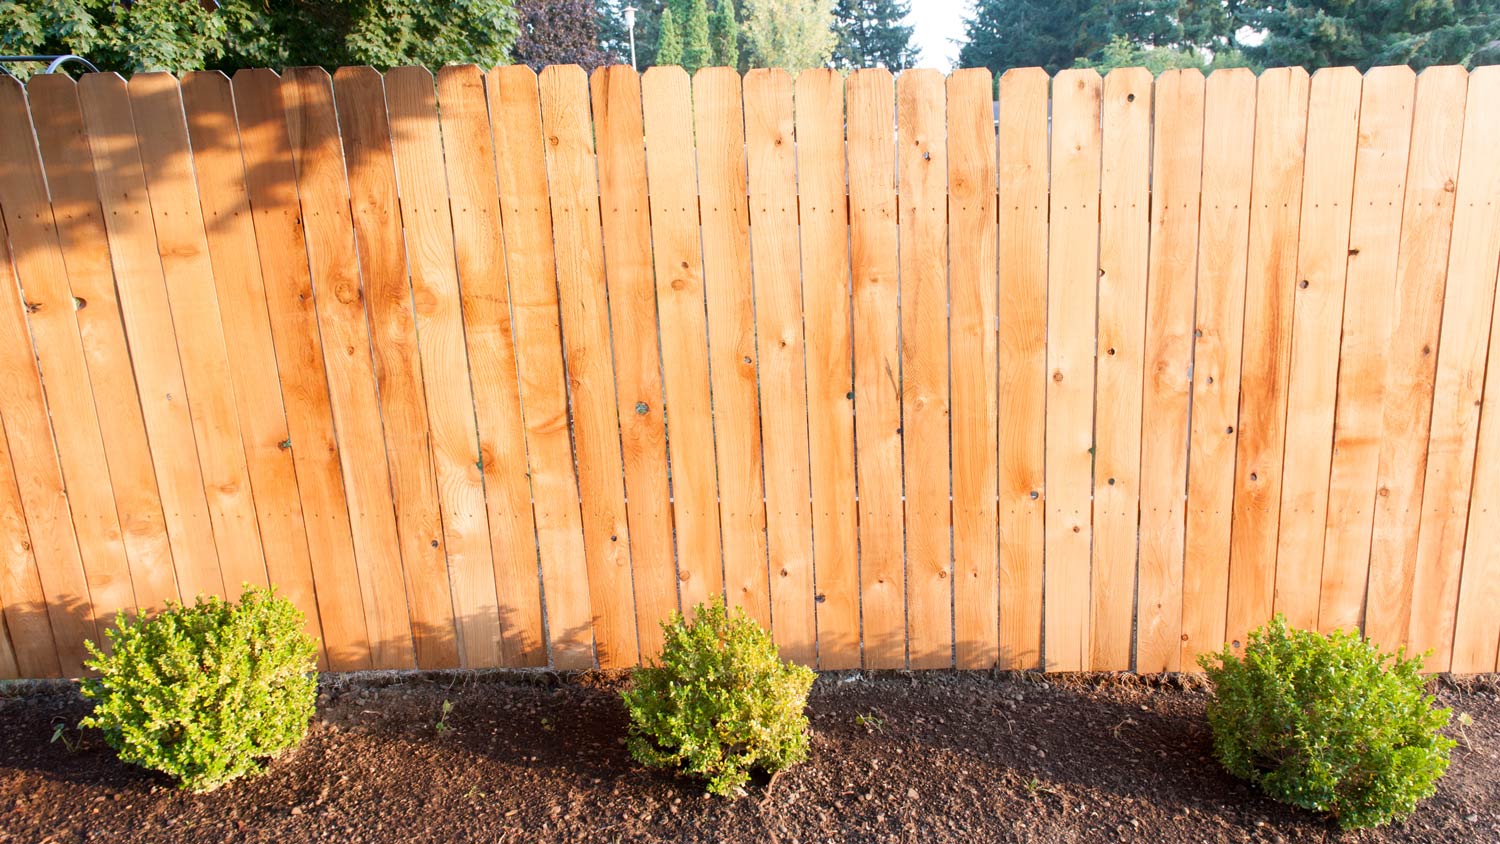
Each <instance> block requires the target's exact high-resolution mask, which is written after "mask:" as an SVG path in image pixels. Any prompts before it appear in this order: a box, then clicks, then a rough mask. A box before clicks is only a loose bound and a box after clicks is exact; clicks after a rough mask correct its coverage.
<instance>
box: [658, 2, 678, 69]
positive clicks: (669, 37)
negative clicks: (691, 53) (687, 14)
mask: <svg viewBox="0 0 1500 844" xmlns="http://www.w3.org/2000/svg"><path fill="white" fill-rule="evenodd" d="M652 64H656V65H669V64H675V65H681V64H682V36H681V35H678V34H677V21H676V19H674V18H673V17H672V10H671V8H666V9H662V10H661V24H660V26H659V29H658V35H657V36H656V61H654V62H652Z"/></svg>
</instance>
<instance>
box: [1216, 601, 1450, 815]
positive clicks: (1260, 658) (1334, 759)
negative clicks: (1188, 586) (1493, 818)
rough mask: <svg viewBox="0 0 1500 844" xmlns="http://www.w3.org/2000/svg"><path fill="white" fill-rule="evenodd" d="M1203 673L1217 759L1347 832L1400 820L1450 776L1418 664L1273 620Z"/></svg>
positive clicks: (1439, 721)
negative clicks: (1208, 683) (1240, 651)
mask: <svg viewBox="0 0 1500 844" xmlns="http://www.w3.org/2000/svg"><path fill="white" fill-rule="evenodd" d="M1244 650H1245V652H1244V655H1243V656H1236V655H1235V654H1234V653H1233V651H1232V650H1231V649H1229V648H1225V649H1224V651H1223V652H1222V653H1219V654H1212V655H1205V656H1204V657H1203V658H1202V659H1200V663H1201V664H1202V665H1203V667H1204V669H1205V670H1206V671H1207V672H1208V676H1209V679H1210V680H1212V681H1213V685H1214V695H1215V697H1214V700H1213V701H1212V702H1211V703H1210V704H1209V705H1208V723H1209V725H1210V726H1211V727H1212V728H1213V736H1214V751H1215V754H1216V755H1217V756H1218V759H1219V761H1220V762H1221V763H1223V765H1224V767H1225V768H1226V769H1227V770H1228V771H1229V772H1230V773H1231V774H1233V775H1235V776H1237V777H1240V778H1242V779H1245V780H1248V781H1250V782H1252V783H1254V784H1255V785H1257V786H1259V787H1260V789H1261V790H1262V791H1264V792H1265V793H1266V794H1267V795H1269V796H1271V797H1273V798H1275V799H1276V800H1280V801H1282V802H1285V803H1290V804H1292V805H1295V806H1301V807H1303V808H1306V809H1312V810H1315V811H1322V812H1328V813H1330V814H1332V815H1333V816H1334V817H1335V818H1336V819H1337V820H1338V822H1339V824H1340V826H1342V827H1344V828H1345V829H1351V828H1355V827H1363V826H1379V825H1382V824H1385V823H1388V822H1390V821H1391V820H1394V819H1397V818H1401V817H1404V816H1406V815H1409V814H1410V813H1411V812H1412V811H1413V809H1415V807H1416V805H1417V801H1419V800H1422V799H1423V798H1425V797H1429V796H1431V795H1432V793H1433V792H1434V791H1435V790H1436V788H1437V781H1438V778H1440V777H1441V776H1442V775H1443V773H1444V772H1445V771H1446V770H1447V768H1448V752H1449V750H1450V749H1452V747H1453V745H1454V742H1453V741H1452V740H1451V739H1449V738H1447V737H1446V736H1444V735H1443V734H1442V732H1441V731H1442V729H1443V728H1444V727H1445V726H1447V724H1448V717H1449V710H1447V709H1440V708H1438V707H1436V706H1435V705H1434V701H1433V698H1432V696H1431V695H1429V694H1427V693H1426V691H1425V688H1424V684H1423V681H1422V676H1421V673H1420V672H1421V669H1422V659H1421V657H1410V658H1409V657H1407V656H1406V654H1405V651H1404V650H1400V651H1397V652H1395V653H1394V654H1389V653H1384V652H1382V651H1381V650H1380V649H1379V648H1377V647H1375V646H1374V645H1372V644H1370V643H1368V642H1366V641H1365V640H1363V639H1362V638H1360V636H1359V635H1358V634H1357V633H1346V632H1342V631H1339V632H1335V633H1332V634H1330V635H1327V636H1324V635H1321V634H1319V633H1315V632H1312V631H1308V630H1297V629H1293V628H1291V627H1288V626H1287V623H1286V620H1285V619H1284V618H1282V617H1281V616H1279V615H1278V616H1277V617H1276V618H1275V619H1274V620H1273V621H1271V622H1270V623H1269V624H1268V625H1266V626H1265V627H1263V628H1261V629H1259V630H1257V631H1254V632H1252V633H1251V634H1250V636H1249V640H1248V642H1247V643H1246V645H1245V649H1244Z"/></svg>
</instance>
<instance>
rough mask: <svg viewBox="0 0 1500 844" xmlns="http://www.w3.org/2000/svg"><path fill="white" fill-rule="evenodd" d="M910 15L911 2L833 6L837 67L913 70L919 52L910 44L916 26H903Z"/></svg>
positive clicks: (869, 0)
mask: <svg viewBox="0 0 1500 844" xmlns="http://www.w3.org/2000/svg"><path fill="white" fill-rule="evenodd" d="M910 12H911V2H910V0H838V2H837V3H836V4H835V5H834V7H833V20H834V24H833V28H834V32H835V33H836V34H837V35H838V45H837V46H835V47H834V48H833V64H834V66H835V67H841V68H846V69H849V68H859V67H884V68H889V69H891V70H905V69H907V68H909V67H914V66H915V65H916V63H917V58H918V53H917V49H916V48H915V47H914V46H913V45H912V43H911V36H912V31H913V27H910V26H907V25H905V24H903V23H902V21H903V20H905V19H906V16H907V14H909V13H910Z"/></svg>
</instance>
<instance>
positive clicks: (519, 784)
mask: <svg viewBox="0 0 1500 844" xmlns="http://www.w3.org/2000/svg"><path fill="white" fill-rule="evenodd" d="M621 682H622V680H621V678H620V677H618V676H602V675H598V674H584V675H572V676H559V675H556V674H552V673H549V672H534V673H524V672H503V671H502V672H477V673H475V672H453V673H439V674H419V673H400V674H398V673H381V674H363V675H343V676H333V677H328V678H325V679H324V680H323V682H322V684H321V686H320V693H319V707H318V713H319V714H318V717H317V718H316V719H315V720H314V722H313V725H312V728H311V730H310V732H309V734H308V738H307V741H306V742H304V743H303V744H302V745H301V746H300V747H299V748H297V749H296V750H295V751H292V752H290V753H288V754H287V755H285V756H283V757H282V758H280V759H277V760H275V761H274V762H273V763H272V764H271V765H270V767H269V769H268V771H267V773H266V774H265V775H263V776H260V777H254V778H250V779H245V780H241V781H238V782H235V783H231V784H229V785H227V786H225V787H223V788H221V789H219V790H218V791H215V792H213V793H210V794H205V795H192V794H186V793H183V792H179V791H177V790H176V789H175V788H174V787H173V786H172V784H171V783H170V782H169V781H168V780H167V779H166V778H165V777H162V776H159V775H156V774H153V773H151V772H149V771H145V770H143V769H140V768H135V767H130V766H126V765H123V764H121V763H119V762H118V761H116V760H115V759H114V758H113V756H112V755H111V753H110V751H109V749H108V748H107V747H106V746H105V745H104V743H103V741H102V739H101V738H100V736H99V735H98V734H97V733H96V732H92V731H84V732H82V733H80V732H79V731H78V730H77V729H76V728H73V727H72V725H73V724H75V723H76V722H77V720H78V718H79V717H81V716H82V715H83V714H84V712H85V711H86V704H85V702H84V701H83V700H82V699H81V698H79V697H78V695H77V693H76V692H75V691H74V690H73V688H72V687H71V686H68V685H65V684H60V683H12V684H5V685H0V842H6V844H8V843H9V842H28V844H30V843H31V842H83V841H108V842H131V841H142V842H194V844H197V842H214V844H218V842H241V841H244V842H304V841H306V842H324V841H326V842H339V843H340V844H346V842H486V844H495V843H496V842H523V841H526V842H531V841H536V842H573V841H578V842H627V841H641V842H644V841H682V842H756V843H757V844H759V842H775V844H793V842H913V843H914V844H927V843H928V842H950V841H951V842H991V841H993V842H1006V841H1015V842H1093V841H1142V842H1151V844H1176V842H1218V841H1225V842H1249V841H1254V842H1314V841H1316V842H1324V841H1347V842H1377V841H1423V842H1464V844H1470V842H1480V841H1500V762H1497V759H1500V681H1497V680H1496V678H1493V677H1490V678H1481V679H1477V680H1463V681H1458V680H1452V679H1447V678H1444V679H1439V680H1435V681H1434V683H1435V684H1436V688H1437V690H1438V695H1439V697H1440V699H1441V700H1442V702H1443V704H1444V705H1447V706H1451V707H1453V709H1454V711H1455V713H1458V712H1464V713H1467V714H1468V715H1469V716H1470V717H1471V718H1472V719H1473V722H1472V724H1469V725H1467V726H1464V727H1461V728H1460V727H1459V726H1457V725H1455V727H1454V729H1453V734H1454V736H1455V738H1457V739H1458V740H1459V746H1458V748H1457V749H1456V750H1455V751H1454V753H1453V764H1452V767H1451V768H1450V771H1449V774H1448V776H1447V777H1446V778H1444V779H1443V781H1442V783H1441V785H1440V788H1439V790H1438V793H1437V795H1436V796H1434V797H1432V798H1431V799H1429V800H1427V801H1425V802H1424V803H1423V804H1422V805H1421V806H1420V807H1419V809H1418V811H1417V813H1416V814H1415V815H1414V816H1413V817H1412V818H1410V819H1409V820H1407V821H1405V822H1404V823H1401V824H1397V825H1393V826H1390V827H1386V828H1383V829H1379V830H1367V831H1362V832H1359V833H1353V834H1341V833H1340V832H1339V831H1338V829H1337V827H1336V826H1334V825H1333V824H1331V823H1330V822H1328V820H1327V819H1325V818H1322V817H1319V816H1317V815H1314V814H1311V813H1307V812H1303V811H1300V810H1296V809H1292V808H1289V807H1285V806H1282V805H1280V804H1277V803H1274V802H1271V801H1269V800H1267V799H1265V798H1263V797H1261V796H1259V795H1258V794H1257V793H1256V792H1255V791H1254V790H1252V789H1250V788H1248V787H1247V786H1245V785H1244V784H1242V783H1240V782H1239V781H1237V780H1234V779H1232V778H1230V777H1229V776H1227V775H1226V774H1224V773H1223V771H1221V770H1220V769H1219V767H1218V766H1217V765H1216V764H1215V763H1214V761H1213V759H1212V758H1211V755H1210V751H1211V744H1210V736H1209V732H1208V728H1207V726H1206V725H1205V723H1204V720H1203V707H1204V703H1205V701H1206V700H1207V693H1206V691H1205V690H1204V689H1203V688H1202V687H1201V685H1200V684H1199V683H1198V682H1197V681H1195V680H1194V679H1193V678H1190V677H1181V678H1139V677H1134V676H1128V675H1087V676H1072V677H1069V676H1059V675H1046V676H1042V675H1037V674H1014V673H1000V674H992V673H983V672H975V673H951V672H933V673H918V674H908V673H905V672H882V673H877V674H859V673H842V674H825V675H824V676H823V677H821V678H820V679H819V681H818V683H817V685H816V686H815V687H814V690H813V695H812V700H811V705H810V712H811V718H812V731H813V739H812V751H811V758H810V759H809V761H808V762H807V763H805V764H803V765H800V766H798V767H796V768H793V769H790V770H788V771H786V772H784V773H782V774H780V775H778V776H776V777H774V778H769V779H767V778H764V777H762V778H761V779H760V780H758V781H757V782H756V783H754V784H753V785H752V787H751V789H750V792H749V795H748V796H746V797H744V798H741V799H739V800H725V799H722V798H714V797H708V796H706V795H704V793H703V791H702V789H701V787H699V786H698V785H696V784H695V783H693V782H690V781H685V780H681V779H678V778H675V777H673V776H672V775H670V774H666V773H660V772H656V771H649V770H645V769H642V768H641V767H639V766H637V765H636V764H634V763H633V762H632V761H631V759H630V756H629V754H628V753H627V752H626V749H625V747H624V742H623V738H622V737H623V735H624V733H625V727H626V720H625V716H624V714H623V712H622V710H621V707H620V705H619V702H618V699H617V697H616V694H617V692H618V688H619V684H620V683H621ZM445 700H446V701H449V702H451V703H452V710H451V712H450V713H449V714H448V715H447V716H446V719H444V718H443V716H442V710H443V702H444V701H445ZM1455 717H1456V716H1455ZM440 720H441V721H444V722H445V723H443V724H442V725H441V726H440V724H439V722H440ZM58 725H64V726H65V729H64V730H63V732H62V734H61V736H60V737H59V738H58V740H56V741H53V740H52V739H53V735H54V733H55V732H56V727H57V726H58Z"/></svg>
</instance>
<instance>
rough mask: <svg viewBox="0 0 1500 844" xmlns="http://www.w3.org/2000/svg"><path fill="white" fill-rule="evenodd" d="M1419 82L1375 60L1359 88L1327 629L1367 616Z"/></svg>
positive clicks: (1327, 557) (1326, 561) (1327, 545)
mask: <svg viewBox="0 0 1500 844" xmlns="http://www.w3.org/2000/svg"><path fill="white" fill-rule="evenodd" d="M1416 81H1417V78H1416V74H1414V73H1412V72H1411V70H1410V69H1409V68H1406V67H1384V68H1374V69H1372V70H1371V71H1370V72H1369V73H1367V74H1366V75H1365V82H1364V88H1363V90H1362V93H1361V103H1360V131H1359V145H1358V147H1357V149H1356V152H1355V162H1354V173H1355V176H1354V194H1353V199H1352V204H1351V207H1350V217H1351V218H1350V222H1349V263H1348V269H1347V270H1346V273H1347V279H1346V281H1345V290H1344V323H1343V337H1342V339H1341V341H1340V346H1339V353H1338V355H1339V376H1338V378H1339V380H1338V399H1337V402H1338V404H1337V407H1335V409H1334V420H1335V421H1334V429H1333V463H1332V465H1331V468H1330V475H1329V480H1328V516H1327V525H1326V527H1325V530H1324V539H1323V574H1322V584H1321V588H1320V590H1319V599H1318V629H1319V630H1322V631H1323V632H1325V633H1326V632H1329V631H1332V630H1335V629H1355V628H1357V627H1358V626H1359V625H1360V623H1361V622H1362V621H1363V620H1364V619H1363V615H1364V612H1363V610H1364V604H1365V592H1366V588H1367V584H1368V577H1367V575H1368V573H1369V568H1370V536H1371V530H1372V527H1373V518H1374V504H1375V497H1376V496H1375V479H1376V474H1377V472H1378V470H1379V468H1380V416H1381V413H1380V409H1381V404H1382V399H1383V397H1384V385H1385V366H1386V356H1387V354H1388V353H1389V351H1390V343H1391V320H1392V317H1393V315H1394V314H1393V312H1392V310H1391V308H1392V305H1393V303H1394V300H1395V295H1396V260H1397V252H1398V247H1399V246H1400V244H1401V209H1402V205H1403V199H1404V196H1405V193H1406V172H1407V154H1408V152H1409V150H1410V149H1411V131H1412V99H1413V96H1414V95H1415V92H1416Z"/></svg>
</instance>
